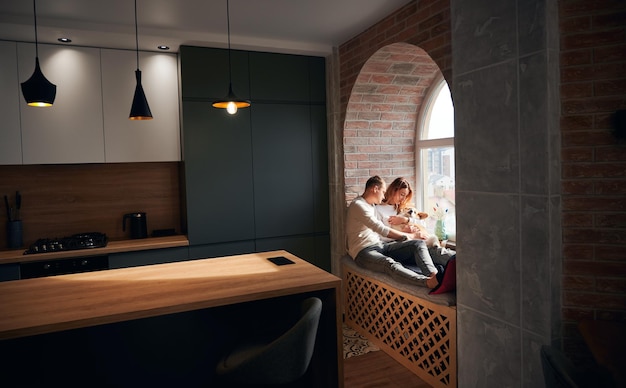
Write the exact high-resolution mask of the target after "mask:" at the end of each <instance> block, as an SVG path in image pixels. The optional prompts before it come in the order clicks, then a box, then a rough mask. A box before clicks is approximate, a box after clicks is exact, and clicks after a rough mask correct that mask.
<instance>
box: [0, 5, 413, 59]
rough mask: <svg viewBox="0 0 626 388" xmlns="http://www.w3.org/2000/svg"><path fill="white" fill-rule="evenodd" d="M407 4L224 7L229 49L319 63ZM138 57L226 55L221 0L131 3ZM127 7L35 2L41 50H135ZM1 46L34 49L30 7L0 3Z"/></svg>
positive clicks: (33, 30)
mask: <svg viewBox="0 0 626 388" xmlns="http://www.w3.org/2000/svg"><path fill="white" fill-rule="evenodd" d="M410 1H412V0H230V6H229V8H230V34H231V47H232V48H233V49H243V50H253V51H270V52H282V53H294V54H306V55H321V56H325V55H328V54H330V53H331V52H332V48H333V47H337V46H339V45H340V44H342V43H345V42H346V41H348V40H349V39H350V38H352V37H354V36H356V35H357V34H359V33H361V32H363V31H364V30H366V29H367V28H368V27H370V26H372V25H374V24H375V23H376V22H378V21H379V20H381V19H382V18H384V17H386V16H387V15H389V14H391V13H393V12H394V11H395V10H397V9H399V8H400V7H402V6H404V5H405V4H408V3H409V2H410ZM137 19H138V31H139V49H140V50H147V51H156V50H157V49H156V46H158V45H167V46H169V47H170V51H171V52H178V49H179V46H180V45H183V44H184V45H195V46H205V47H227V46H228V43H227V42H228V34H227V28H228V27H227V18H226V0H137ZM134 23H135V16H134V1H133V0H106V1H103V0H38V1H37V32H38V34H37V35H38V40H39V42H40V43H55V44H59V42H58V41H57V39H58V38H59V37H62V36H64V37H68V38H70V39H72V43H70V44H72V45H78V46H92V47H107V48H118V49H135V25H134ZM0 40H13V41H24V42H34V41H35V29H34V17H33V3H32V1H27V0H19V1H17V0H0Z"/></svg>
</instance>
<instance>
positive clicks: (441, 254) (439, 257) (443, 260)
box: [428, 245, 456, 267]
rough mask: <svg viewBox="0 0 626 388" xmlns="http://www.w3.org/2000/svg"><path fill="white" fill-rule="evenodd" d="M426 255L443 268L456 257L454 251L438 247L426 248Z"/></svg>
mask: <svg viewBox="0 0 626 388" xmlns="http://www.w3.org/2000/svg"><path fill="white" fill-rule="evenodd" d="M428 253H429V254H430V257H432V259H433V262H434V263H435V264H441V265H443V266H444V267H445V266H446V264H448V261H450V259H451V258H453V257H454V256H456V252H455V251H453V250H451V249H448V248H441V247H440V246H438V245H436V246H434V247H430V248H428Z"/></svg>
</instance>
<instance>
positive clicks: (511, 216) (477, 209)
mask: <svg viewBox="0 0 626 388" xmlns="http://www.w3.org/2000/svg"><path fill="white" fill-rule="evenodd" d="M457 213H458V214H463V217H458V219H457V230H458V231H462V232H463V233H459V234H458V240H457V243H458V245H459V249H458V251H457V253H458V257H459V261H458V264H457V265H458V266H459V268H462V270H457V301H458V304H459V305H461V304H463V305H466V306H469V307H471V308H473V309H476V310H479V311H481V312H483V313H484V314H488V315H490V316H493V317H495V318H497V319H499V320H503V321H506V322H509V323H511V324H514V325H516V326H519V322H520V309H519V301H520V245H519V224H520V221H519V213H520V209H519V197H518V196H516V195H502V194H499V195H494V194H485V193H463V195H460V196H459V195H457ZM463 324H464V325H465V324H466V323H465V322H463Z"/></svg>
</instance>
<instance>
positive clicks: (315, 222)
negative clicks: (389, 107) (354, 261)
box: [180, 46, 330, 270]
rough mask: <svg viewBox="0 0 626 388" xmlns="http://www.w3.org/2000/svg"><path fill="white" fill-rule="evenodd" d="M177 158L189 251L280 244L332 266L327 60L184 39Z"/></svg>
mask: <svg viewBox="0 0 626 388" xmlns="http://www.w3.org/2000/svg"><path fill="white" fill-rule="evenodd" d="M180 61H181V72H182V95H183V104H182V107H183V127H182V128H183V129H182V131H183V159H184V175H185V181H186V182H187V183H186V187H185V190H186V193H185V200H186V208H187V212H186V222H187V227H188V230H187V234H188V236H189V242H190V256H191V258H194V257H211V256H218V255H227V254H238V253H247V252H253V251H267V250H275V249H286V250H288V251H290V252H292V253H294V254H296V255H298V256H300V257H302V258H304V259H306V260H308V261H310V262H312V263H313V264H316V265H318V266H320V267H322V268H324V269H327V270H330V247H329V244H330V242H329V211H328V167H327V163H328V162H327V160H328V153H327V140H326V108H325V95H326V91H325V62H324V58H321V57H307V56H299V55H286V54H273V53H262V52H246V51H232V52H231V57H230V61H231V63H232V86H233V90H234V93H235V94H236V95H237V96H239V97H240V98H245V99H249V100H250V101H251V102H252V106H251V107H250V108H246V109H240V110H239V111H238V112H237V114H235V115H232V116H231V115H229V114H227V113H226V111H225V110H222V109H215V108H213V107H211V103H212V102H213V101H215V100H218V99H222V98H224V96H226V94H227V93H228V82H229V67H228V63H229V55H228V50H224V49H209V48H200V47H190V46H183V47H181V50H180Z"/></svg>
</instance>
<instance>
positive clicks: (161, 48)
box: [157, 44, 170, 50]
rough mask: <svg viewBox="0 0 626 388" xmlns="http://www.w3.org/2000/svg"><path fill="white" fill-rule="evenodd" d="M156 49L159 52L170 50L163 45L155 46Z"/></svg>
mask: <svg viewBox="0 0 626 388" xmlns="http://www.w3.org/2000/svg"><path fill="white" fill-rule="evenodd" d="M157 48H158V49H159V50H169V49H170V48H169V47H168V46H165V45H163V44H162V45H160V46H157Z"/></svg>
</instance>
